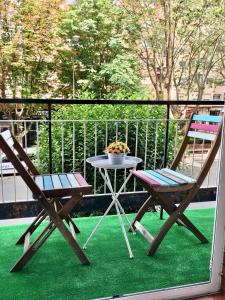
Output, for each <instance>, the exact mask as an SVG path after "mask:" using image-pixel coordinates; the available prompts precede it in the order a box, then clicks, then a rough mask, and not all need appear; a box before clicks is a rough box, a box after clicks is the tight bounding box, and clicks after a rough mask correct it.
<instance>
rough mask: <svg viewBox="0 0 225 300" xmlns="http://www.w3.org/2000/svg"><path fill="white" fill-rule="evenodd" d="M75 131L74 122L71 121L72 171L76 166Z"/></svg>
mask: <svg viewBox="0 0 225 300" xmlns="http://www.w3.org/2000/svg"><path fill="white" fill-rule="evenodd" d="M75 147H76V131H75V122H73V172H74V171H75V167H76V151H75V150H76V149H75Z"/></svg>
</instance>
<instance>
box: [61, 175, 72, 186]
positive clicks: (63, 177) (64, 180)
mask: <svg viewBox="0 0 225 300" xmlns="http://www.w3.org/2000/svg"><path fill="white" fill-rule="evenodd" d="M59 178H60V180H61V183H62V187H63V188H64V189H66V188H71V184H70V182H69V180H68V178H67V176H66V175H65V174H60V175H59Z"/></svg>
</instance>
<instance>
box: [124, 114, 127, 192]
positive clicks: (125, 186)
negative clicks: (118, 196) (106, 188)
mask: <svg viewBox="0 0 225 300" xmlns="http://www.w3.org/2000/svg"><path fill="white" fill-rule="evenodd" d="M125 124H126V127H125V143H126V144H128V121H127V120H126V123H125ZM123 178H124V182H125V181H126V179H127V169H125V170H124V176H123ZM126 189H127V185H126V184H125V185H124V193H125V192H126Z"/></svg>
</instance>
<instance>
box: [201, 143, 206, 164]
mask: <svg viewBox="0 0 225 300" xmlns="http://www.w3.org/2000/svg"><path fill="white" fill-rule="evenodd" d="M204 146H205V140H202V151H201V168H202V166H203V163H204Z"/></svg>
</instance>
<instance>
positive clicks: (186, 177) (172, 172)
mask: <svg viewBox="0 0 225 300" xmlns="http://www.w3.org/2000/svg"><path fill="white" fill-rule="evenodd" d="M162 170H165V171H166V172H167V173H170V174H172V175H174V176H176V177H178V178H181V179H184V180H185V181H187V182H188V183H195V182H196V180H195V179H193V178H191V177H188V176H186V175H183V174H181V173H179V172H176V171H173V170H171V169H168V168H164V169H162Z"/></svg>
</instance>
